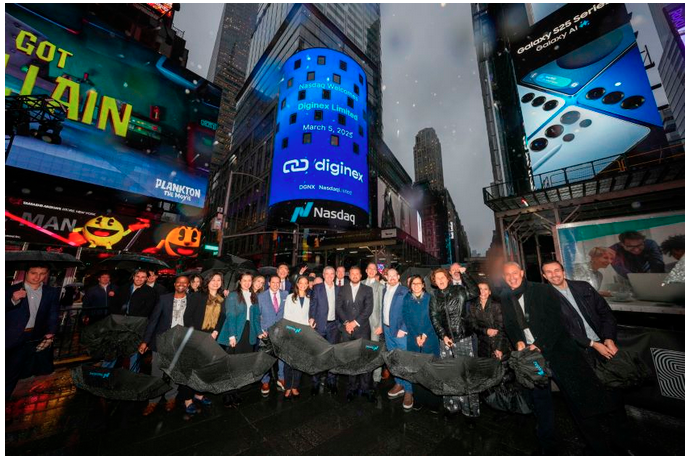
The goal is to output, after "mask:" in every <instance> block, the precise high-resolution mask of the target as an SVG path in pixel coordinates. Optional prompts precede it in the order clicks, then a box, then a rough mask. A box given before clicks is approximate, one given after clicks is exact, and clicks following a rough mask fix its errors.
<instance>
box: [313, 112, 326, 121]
mask: <svg viewBox="0 0 686 461" xmlns="http://www.w3.org/2000/svg"><path fill="white" fill-rule="evenodd" d="M314 119H315V120H316V121H318V122H320V121H322V120H324V111H323V110H315V111H314Z"/></svg>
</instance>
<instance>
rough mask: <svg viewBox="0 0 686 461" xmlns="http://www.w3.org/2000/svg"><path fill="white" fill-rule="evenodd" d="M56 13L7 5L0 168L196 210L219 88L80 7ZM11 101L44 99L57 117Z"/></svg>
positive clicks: (61, 8)
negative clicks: (10, 119)
mask: <svg viewBox="0 0 686 461" xmlns="http://www.w3.org/2000/svg"><path fill="white" fill-rule="evenodd" d="M57 7H59V8H53V9H50V8H51V6H50V5H28V6H26V7H24V6H20V5H7V8H6V13H5V53H6V54H5V96H6V114H10V113H11V114H17V115H16V116H15V119H14V123H15V126H16V127H17V132H18V134H17V136H16V137H15V139H14V140H13V143H12V146H11V149H10V155H9V157H8V158H7V161H6V165H9V166H13V167H17V168H23V169H27V170H31V171H37V172H41V173H46V174H50V175H56V176H60V177H64V178H68V179H74V180H77V181H83V182H86V183H91V184H97V185H101V186H105V187H109V188H113V189H118V190H123V191H127V192H132V193H136V194H142V195H145V196H149V197H155V198H159V199H164V200H168V201H171V202H178V203H184V204H187V205H192V206H195V207H202V206H203V205H204V201H205V192H206V188H207V176H208V171H209V165H210V163H211V156H212V150H213V142H214V132H215V130H216V121H217V114H218V103H219V98H220V93H219V90H218V89H217V88H216V87H213V86H212V85H210V84H209V83H208V82H207V81H205V80H203V79H202V78H200V77H198V76H197V75H195V74H193V73H191V72H189V71H187V70H186V69H183V68H181V67H179V66H176V65H174V64H173V63H171V62H170V60H168V59H167V58H165V57H164V56H162V55H159V54H157V53H156V52H155V51H153V50H149V49H147V48H144V47H143V46H141V45H140V44H138V43H136V42H134V41H133V40H131V39H128V38H126V37H124V36H121V35H119V34H117V33H116V32H113V31H109V30H108V29H107V28H106V27H105V26H104V25H102V24H99V23H97V19H95V17H91V16H86V15H84V14H83V11H84V10H82V9H80V7H78V6H76V5H57ZM29 8H31V9H33V10H30V9H29ZM34 10H35V11H34ZM37 11H40V14H39V13H38V12H37ZM48 11H49V12H50V14H53V15H52V16H51V17H50V18H48V17H47V16H46V15H48V14H49V13H48ZM19 95H28V96H39V95H48V96H50V97H51V98H52V99H54V100H55V101H59V105H58V104H55V103H53V106H51V107H52V108H51V107H48V111H49V112H51V113H54V114H59V113H60V112H62V110H58V109H59V108H60V107H61V109H63V111H64V114H65V116H66V118H65V119H64V120H63V121H61V122H60V121H57V122H49V121H47V122H38V121H35V120H29V119H27V114H29V113H31V114H32V115H33V114H36V113H39V112H37V111H33V112H30V111H26V110H25V109H26V104H23V103H22V102H21V101H20V100H19V99H20V98H19V99H17V98H13V97H15V96H19ZM8 96H10V98H7V97H8ZM22 107H24V109H22ZM7 146H8V141H7V140H6V148H7Z"/></svg>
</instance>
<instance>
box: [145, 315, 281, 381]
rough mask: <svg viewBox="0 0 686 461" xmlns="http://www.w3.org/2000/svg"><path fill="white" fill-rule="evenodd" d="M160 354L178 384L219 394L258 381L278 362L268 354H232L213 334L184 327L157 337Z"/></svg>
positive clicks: (169, 373)
mask: <svg viewBox="0 0 686 461" xmlns="http://www.w3.org/2000/svg"><path fill="white" fill-rule="evenodd" d="M157 352H158V353H159V354H160V358H161V369H162V370H163V371H164V372H165V373H167V374H168V375H169V376H170V377H171V378H172V380H174V382H176V383H178V384H183V385H186V386H188V387H190V388H192V389H194V390H196V391H198V392H211V393H215V394H219V393H222V392H227V391H231V390H234V389H239V388H241V387H243V386H245V385H248V384H250V383H254V382H255V381H258V380H259V379H260V378H262V376H264V374H265V373H266V372H267V371H269V369H270V368H271V367H272V365H274V363H275V362H276V359H275V358H274V357H271V356H269V355H267V354H265V353H264V352H254V353H250V354H238V355H228V354H227V353H226V352H225V351H224V350H223V349H222V348H221V346H219V344H217V342H216V341H215V340H214V339H212V337H211V336H210V335H209V334H207V333H204V332H202V331H197V330H193V329H189V328H186V327H182V326H180V325H177V326H175V327H174V328H172V329H171V330H168V331H166V332H164V333H162V334H161V335H159V336H158V337H157Z"/></svg>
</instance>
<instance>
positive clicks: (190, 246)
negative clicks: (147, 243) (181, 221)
mask: <svg viewBox="0 0 686 461" xmlns="http://www.w3.org/2000/svg"><path fill="white" fill-rule="evenodd" d="M201 235H202V234H201V232H200V230H199V229H197V228H195V227H188V226H179V227H175V228H173V229H172V230H170V231H169V233H168V234H167V236H166V237H165V238H163V239H162V240H161V241H160V243H158V244H157V246H156V247H154V248H147V249H145V250H143V253H159V252H160V251H161V250H162V248H164V251H166V253H167V254H168V255H169V256H187V257H192V256H197V255H198V249H200V236H201Z"/></svg>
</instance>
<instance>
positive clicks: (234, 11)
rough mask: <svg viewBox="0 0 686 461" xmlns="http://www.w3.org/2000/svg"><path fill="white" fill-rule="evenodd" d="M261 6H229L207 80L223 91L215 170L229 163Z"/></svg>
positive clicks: (216, 138) (225, 11) (227, 4)
mask: <svg viewBox="0 0 686 461" xmlns="http://www.w3.org/2000/svg"><path fill="white" fill-rule="evenodd" d="M256 20H257V5H256V4H254V3H226V4H224V11H223V13H222V19H221V22H220V23H219V24H220V28H221V29H220V30H219V33H218V34H217V40H216V42H215V44H214V50H213V52H212V60H211V61H210V70H209V74H208V76H207V78H208V79H209V80H211V81H213V82H214V83H215V84H216V85H217V86H219V87H220V88H221V89H222V102H221V106H220V108H219V119H218V121H217V132H216V136H215V141H216V142H217V144H216V145H215V155H214V157H213V163H214V166H215V167H216V166H218V165H221V164H223V163H224V162H225V161H226V157H227V155H228V152H229V149H230V148H231V134H232V132H233V124H234V119H235V118H236V95H237V94H238V92H239V91H240V89H241V87H242V86H243V83H244V82H245V76H246V70H247V67H248V53H249V50H250V36H251V35H252V33H253V31H254V29H255V22H256Z"/></svg>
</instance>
